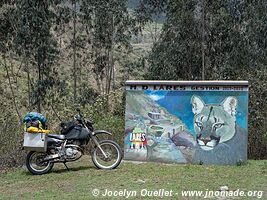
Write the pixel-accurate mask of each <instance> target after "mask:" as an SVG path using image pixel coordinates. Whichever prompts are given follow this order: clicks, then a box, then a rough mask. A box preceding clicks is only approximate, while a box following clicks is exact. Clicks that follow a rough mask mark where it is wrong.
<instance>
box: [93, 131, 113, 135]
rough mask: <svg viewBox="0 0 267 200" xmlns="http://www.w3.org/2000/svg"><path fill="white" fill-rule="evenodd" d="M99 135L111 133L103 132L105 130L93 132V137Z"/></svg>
mask: <svg viewBox="0 0 267 200" xmlns="http://www.w3.org/2000/svg"><path fill="white" fill-rule="evenodd" d="M99 134H106V135H112V133H110V132H108V131H105V130H96V131H94V132H93V135H99Z"/></svg>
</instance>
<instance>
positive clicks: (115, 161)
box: [92, 140, 122, 170]
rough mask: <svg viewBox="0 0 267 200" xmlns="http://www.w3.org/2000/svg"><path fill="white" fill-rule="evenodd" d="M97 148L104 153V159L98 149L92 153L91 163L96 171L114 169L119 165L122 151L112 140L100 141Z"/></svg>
mask: <svg viewBox="0 0 267 200" xmlns="http://www.w3.org/2000/svg"><path fill="white" fill-rule="evenodd" d="M99 146H100V147H101V149H102V150H103V151H104V152H105V154H106V156H107V157H105V156H104V155H103V153H102V151H101V149H100V148H99V147H96V148H95V149H94V150H93V152H92V161H93V163H94V165H95V166H96V167H97V168H98V169H107V170H109V169H115V168H116V167H118V165H119V164H120V163H121V159H122V151H121V148H120V146H119V145H118V144H117V143H116V142H114V141H112V140H102V141H100V142H99Z"/></svg>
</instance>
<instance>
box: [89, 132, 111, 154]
mask: <svg viewBox="0 0 267 200" xmlns="http://www.w3.org/2000/svg"><path fill="white" fill-rule="evenodd" d="M91 138H92V140H93V142H94V143H95V145H96V147H98V148H99V149H100V151H101V153H102V154H103V155H104V156H105V158H108V156H107V154H106V153H105V152H104V151H103V149H102V148H101V146H100V145H99V142H98V141H97V139H96V138H95V136H94V135H93V134H92V135H91Z"/></svg>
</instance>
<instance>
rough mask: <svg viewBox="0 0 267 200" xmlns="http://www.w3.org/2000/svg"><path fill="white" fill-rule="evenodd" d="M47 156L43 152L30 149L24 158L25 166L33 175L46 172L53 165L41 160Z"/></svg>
mask: <svg viewBox="0 0 267 200" xmlns="http://www.w3.org/2000/svg"><path fill="white" fill-rule="evenodd" d="M46 156H48V154H47V153H45V152H36V151H30V152H29V153H28V154H27V158H26V167H27V169H28V170H29V172H31V173H32V174H34V175H42V174H46V173H48V172H49V171H50V170H51V169H52V168H53V166H54V163H52V162H50V161H46V162H43V159H44V158H45V157H46Z"/></svg>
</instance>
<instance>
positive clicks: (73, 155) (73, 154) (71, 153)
mask: <svg viewBox="0 0 267 200" xmlns="http://www.w3.org/2000/svg"><path fill="white" fill-rule="evenodd" d="M65 148H66V149H65V155H66V158H67V159H70V160H77V159H79V158H80V157H81V156H82V152H81V151H80V150H79V147H77V146H76V145H66V147H65Z"/></svg>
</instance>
